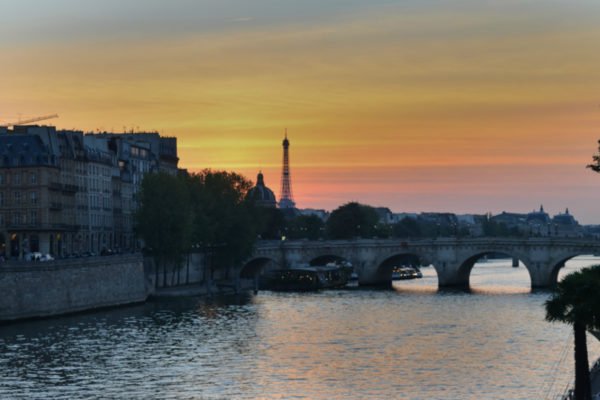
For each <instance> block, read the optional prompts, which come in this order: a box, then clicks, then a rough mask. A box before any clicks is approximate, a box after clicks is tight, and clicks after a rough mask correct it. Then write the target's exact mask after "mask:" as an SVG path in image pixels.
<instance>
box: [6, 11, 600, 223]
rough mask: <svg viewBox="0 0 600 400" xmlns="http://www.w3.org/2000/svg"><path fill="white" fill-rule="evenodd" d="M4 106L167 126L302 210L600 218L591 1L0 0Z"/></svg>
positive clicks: (76, 124) (193, 159) (217, 163)
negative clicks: (359, 207) (346, 207)
mask: <svg viewBox="0 0 600 400" xmlns="http://www.w3.org/2000/svg"><path fill="white" fill-rule="evenodd" d="M0 14H1V15H2V16H3V21H2V23H1V24H0V51H2V54H3V58H2V64H0V92H1V93H2V97H1V100H0V121H1V122H5V121H12V120H17V119H19V117H22V118H26V117H31V116H37V115H44V114H52V113H57V114H59V115H60V118H59V119H55V120H50V121H47V123H48V124H53V125H56V126H58V127H59V128H66V129H69V128H74V129H80V130H85V131H94V130H97V129H100V130H114V131H121V130H123V127H126V128H127V129H137V128H139V129H140V130H153V129H156V130H158V131H160V132H161V133H162V134H165V135H172V136H177V138H178V142H179V152H180V158H181V161H180V165H181V167H183V168H188V169H189V170H191V171H198V170H201V169H204V168H213V169H227V170H235V171H237V172H240V173H242V174H244V175H246V176H247V177H248V178H250V179H252V180H255V179H256V175H257V173H258V171H259V170H262V171H263V173H264V175H265V183H266V184H267V186H269V187H271V189H273V190H274V191H275V193H276V194H277V196H279V193H278V192H279V182H280V174H281V162H282V149H281V140H282V139H283V135H284V129H285V128H287V129H288V137H289V139H290V142H291V146H290V160H291V174H292V180H293V190H294V197H295V200H296V203H297V205H298V206H299V207H301V208H325V209H333V208H335V207H337V206H339V205H341V204H343V203H346V202H348V201H360V202H363V203H367V204H371V205H374V206H386V207H389V208H391V209H392V210H394V211H396V212H420V211H448V212H455V213H481V214H483V213H486V212H492V213H494V214H495V213H500V212H502V211H511V212H529V211H531V210H533V209H538V208H539V206H540V204H543V205H544V207H545V209H546V210H547V211H548V212H549V213H550V214H556V213H558V212H563V211H564V210H565V208H567V207H568V208H569V209H570V210H571V212H572V213H573V214H574V216H575V217H576V218H577V219H578V220H579V221H580V222H581V223H586V224H590V223H600V207H598V204H600V174H595V173H593V172H592V171H590V170H589V169H586V168H585V165H586V164H588V163H590V162H591V159H592V155H593V154H594V153H595V152H596V151H597V140H598V139H600V51H598V43H600V25H599V24H598V21H599V20H600V2H598V1H596V0H587V1H570V2H564V1H552V0H548V1H543V2H542V1H539V0H537V1H510V0H504V1H500V0H498V1H487V2H481V1H476V0H468V1H466V0H463V1H444V0H441V1H433V0H418V1H417V0H403V1H392V0H374V1H370V2H365V1H359V0H330V1H316V0H305V1H302V2H298V1H291V0H290V1H285V0H253V1H247V0H211V1H201V0H200V1H196V0H175V1H169V2H165V1H159V0H143V1H142V0H120V1H116V0H105V1H103V2H96V1H75V0H55V1H52V2H42V1H33V0H19V1H16V0H14V1H13V0H0Z"/></svg>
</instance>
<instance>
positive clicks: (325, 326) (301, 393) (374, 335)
mask: <svg viewBox="0 0 600 400" xmlns="http://www.w3.org/2000/svg"><path fill="white" fill-rule="evenodd" d="M595 263H600V259H598V258H593V257H578V258H576V259H574V260H571V261H569V262H568V263H567V265H566V267H565V268H564V270H565V271H566V272H568V271H572V270H576V269H578V268H581V267H582V266H586V265H591V264H595ZM423 274H424V277H423V279H419V280H414V281H399V282H395V283H394V288H393V290H366V289H359V288H354V289H349V290H335V291H324V292H320V293H302V294H298V293H271V292H260V293H259V294H258V295H256V296H254V295H244V296H237V297H230V298H218V299H201V298H180V299H176V300H161V301H154V302H149V303H146V304H143V305H139V306H134V307H126V308H120V309H113V310H107V311H99V312H94V313H87V314H83V315H74V316H67V317H61V318H53V319H46V320H38V321H28V322H20V323H15V324H10V325H5V326H1V327H0V371H1V374H2V375H1V376H2V379H1V380H0V398H1V399H78V398H111V399H112V398H115V399H259V398H260V399H263V398H264V399H282V398H284V399H288V398H294V399H555V398H557V397H556V396H557V395H558V394H560V393H562V392H563V391H564V390H565V388H566V387H567V386H568V385H569V384H570V382H571V380H572V371H573V366H572V364H573V352H572V349H573V343H572V341H573V339H572V335H571V329H570V327H568V326H565V325H562V324H559V323H554V324H550V323H548V322H545V321H544V308H543V304H544V301H545V300H546V299H547V298H548V292H534V293H531V292H530V290H529V276H528V274H527V271H526V270H525V268H524V267H520V268H512V267H511V266H510V260H494V261H488V262H485V263H478V264H477V265H476V266H475V268H474V269H473V272H472V275H471V286H472V290H471V291H470V292H469V293H466V292H447V291H438V289H437V277H436V274H435V271H434V270H433V268H431V267H429V268H423ZM563 274H564V272H561V275H563ZM588 344H589V352H590V362H592V361H593V360H595V359H596V358H597V357H598V356H600V342H598V341H597V340H596V339H595V338H593V337H591V336H589V337H588Z"/></svg>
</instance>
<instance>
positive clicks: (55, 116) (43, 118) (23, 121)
mask: <svg viewBox="0 0 600 400" xmlns="http://www.w3.org/2000/svg"><path fill="white" fill-rule="evenodd" d="M52 118H58V114H50V115H43V116H41V117H35V118H29V119H21V120H19V121H17V122H9V123H7V124H1V125H0V128H8V127H11V126H15V125H23V124H29V123H32V122H38V121H45V120H47V119H52Z"/></svg>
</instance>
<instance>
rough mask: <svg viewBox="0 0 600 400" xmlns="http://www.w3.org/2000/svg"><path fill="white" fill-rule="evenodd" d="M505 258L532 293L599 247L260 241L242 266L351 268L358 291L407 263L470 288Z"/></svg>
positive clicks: (248, 271)
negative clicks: (480, 263) (493, 261)
mask: <svg viewBox="0 0 600 400" xmlns="http://www.w3.org/2000/svg"><path fill="white" fill-rule="evenodd" d="M497 253H502V254H505V255H507V256H509V257H511V258H513V259H518V260H520V261H521V262H522V263H523V264H524V265H525V267H526V268H527V270H528V271H529V275H530V277H531V286H532V288H548V287H552V286H554V285H555V284H556V281H557V277H558V272H559V270H560V268H562V267H563V266H564V264H565V262H566V261H567V260H569V259H571V258H573V257H576V256H579V255H588V254H600V241H594V240H590V239H569V238H468V239H459V238H438V239H427V240H401V239H382V240H377V239H373V240H371V239H357V240H343V241H342V240H331V241H308V240H296V241H261V242H258V243H257V246H256V248H255V251H254V254H253V255H252V257H251V258H250V259H249V260H248V261H247V262H246V263H245V264H244V265H243V267H242V269H241V271H240V275H241V276H242V277H246V278H249V277H251V276H254V275H256V274H257V273H259V271H261V270H262V269H265V268H290V267H295V266H302V265H308V264H311V265H322V264H325V263H327V262H331V261H336V260H346V261H349V262H350V263H352V266H353V267H354V270H355V272H356V273H357V274H358V281H359V284H360V285H389V284H390V282H391V274H392V268H393V267H394V266H395V265H399V264H402V263H405V262H406V261H407V260H418V263H419V264H420V265H430V264H431V265H432V266H433V268H435V270H436V272H437V276H438V283H439V286H440V287H468V286H469V276H470V273H471V270H472V268H473V265H474V264H475V262H476V261H477V260H478V259H480V258H481V257H483V256H485V255H489V254H497Z"/></svg>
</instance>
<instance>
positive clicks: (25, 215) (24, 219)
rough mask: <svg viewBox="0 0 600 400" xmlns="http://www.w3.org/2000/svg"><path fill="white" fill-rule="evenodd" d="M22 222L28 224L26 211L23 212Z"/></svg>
mask: <svg viewBox="0 0 600 400" xmlns="http://www.w3.org/2000/svg"><path fill="white" fill-rule="evenodd" d="M21 224H22V225H26V224H27V214H26V213H23V214H21Z"/></svg>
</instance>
